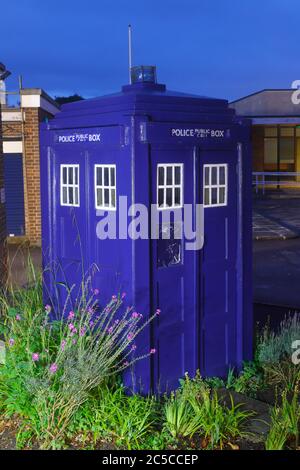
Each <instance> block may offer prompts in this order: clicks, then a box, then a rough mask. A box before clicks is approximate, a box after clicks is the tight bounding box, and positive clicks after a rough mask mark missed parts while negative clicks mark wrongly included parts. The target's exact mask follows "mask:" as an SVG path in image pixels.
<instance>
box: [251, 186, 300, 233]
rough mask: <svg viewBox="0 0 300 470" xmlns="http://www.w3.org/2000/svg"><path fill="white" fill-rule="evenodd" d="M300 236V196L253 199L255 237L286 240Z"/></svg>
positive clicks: (296, 194)
mask: <svg viewBox="0 0 300 470" xmlns="http://www.w3.org/2000/svg"><path fill="white" fill-rule="evenodd" d="M299 236H300V197H299V195H298V192H297V193H295V194H294V195H291V196H290V197H280V196H279V195H278V196H277V197H275V196H273V197H269V196H267V197H265V198H254V200H253V239H254V240H274V239H279V240H280V239H281V240H285V239H288V238H295V237H299Z"/></svg>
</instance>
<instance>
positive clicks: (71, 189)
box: [68, 188, 74, 204]
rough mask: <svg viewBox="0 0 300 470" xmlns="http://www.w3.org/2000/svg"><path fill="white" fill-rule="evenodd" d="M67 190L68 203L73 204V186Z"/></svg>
mask: <svg viewBox="0 0 300 470" xmlns="http://www.w3.org/2000/svg"><path fill="white" fill-rule="evenodd" d="M68 190H69V204H74V198H73V188H68Z"/></svg>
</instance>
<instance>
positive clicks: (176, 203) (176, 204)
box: [175, 188, 181, 206]
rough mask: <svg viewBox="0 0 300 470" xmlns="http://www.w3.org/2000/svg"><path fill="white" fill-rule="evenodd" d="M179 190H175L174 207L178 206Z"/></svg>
mask: <svg viewBox="0 0 300 470" xmlns="http://www.w3.org/2000/svg"><path fill="white" fill-rule="evenodd" d="M180 203H181V201H180V188H175V206H180Z"/></svg>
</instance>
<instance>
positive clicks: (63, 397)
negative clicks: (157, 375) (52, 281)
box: [0, 277, 158, 448]
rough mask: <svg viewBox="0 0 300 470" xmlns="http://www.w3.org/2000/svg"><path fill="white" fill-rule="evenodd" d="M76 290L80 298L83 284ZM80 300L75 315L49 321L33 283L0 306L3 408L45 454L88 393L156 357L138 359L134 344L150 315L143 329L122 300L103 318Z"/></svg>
mask: <svg viewBox="0 0 300 470" xmlns="http://www.w3.org/2000/svg"><path fill="white" fill-rule="evenodd" d="M82 285H84V286H85V287H84V288H83V287H82V291H84V289H85V290H86V289H87V286H89V282H88V281H85V280H83V281H82ZM70 295H71V291H70V292H69V293H68V297H69V296H70ZM82 295H83V296H84V299H82V298H80V299H79V303H78V305H80V308H79V307H78V308H75V309H74V311H73V310H72V311H70V312H68V313H67V315H64V314H62V315H61V317H60V318H58V319H57V320H52V321H50V314H51V307H50V306H46V307H43V304H42V289H41V281H40V278H38V277H35V284H33V285H32V287H31V288H29V289H27V290H18V291H12V292H11V295H9V293H8V294H7V295H6V296H3V297H2V298H1V299H0V300H1V310H2V334H3V335H4V338H5V342H6V347H7V354H6V364H5V365H4V366H3V367H1V369H0V399H1V401H2V406H3V408H4V410H5V412H6V413H7V414H14V413H17V414H19V415H21V416H23V417H24V418H26V419H27V421H28V422H29V423H30V426H31V429H32V430H33V433H34V434H35V436H36V437H37V439H38V440H39V441H40V443H41V446H42V447H43V448H56V447H57V445H58V443H59V442H60V441H61V439H62V438H63V435H64V433H65V431H66V429H67V427H68V425H69V424H70V422H71V421H72V419H73V417H74V415H75V413H76V411H77V410H78V408H79V407H80V406H81V405H82V404H83V403H85V402H86V401H87V400H88V399H89V394H90V392H91V391H92V390H93V389H95V388H97V387H99V386H100V385H102V384H104V383H105V381H106V380H107V378H109V377H111V376H116V375H117V374H119V373H120V372H121V371H123V370H124V369H126V368H127V367H130V366H131V365H133V364H134V363H135V362H136V361H138V360H141V359H143V358H145V357H146V356H148V355H149V354H151V353H154V352H155V351H154V350H151V351H149V353H148V354H144V355H141V356H137V355H136V354H135V343H134V342H135V339H136V337H137V336H138V335H139V334H140V332H141V331H142V330H143V329H144V328H145V327H146V326H147V325H148V323H149V322H150V321H151V320H152V319H153V318H154V317H155V316H156V314H154V315H152V316H151V317H150V318H148V319H146V320H144V321H143V320H142V315H140V314H138V313H136V312H133V311H132V309H131V308H127V309H126V308H125V309H124V308H123V297H124V295H125V294H124V295H122V296H121V295H118V296H113V297H112V299H111V301H110V302H109V304H108V305H107V306H106V307H105V308H104V309H103V310H102V311H99V310H98V305H97V302H96V299H95V294H90V295H88V294H87V293H86V292H85V291H84V293H83V294H82ZM67 300H68V299H67ZM67 300H66V302H67ZM83 306H84V307H83ZM63 310H64V309H63ZM157 314H158V313H157ZM59 445H60V444H59Z"/></svg>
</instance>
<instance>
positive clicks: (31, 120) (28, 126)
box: [23, 108, 52, 245]
mask: <svg viewBox="0 0 300 470" xmlns="http://www.w3.org/2000/svg"><path fill="white" fill-rule="evenodd" d="M24 112H25V126H24V134H25V136H24V137H25V138H24V144H25V155H24V164H23V175H24V183H25V188H26V190H25V194H24V197H25V200H24V203H25V233H26V236H27V238H29V240H30V244H31V245H40V244H41V198H40V144H39V123H40V122H41V121H43V120H44V119H45V118H46V117H49V118H50V117H52V116H51V115H50V114H49V113H47V112H46V111H43V110H42V109H41V108H26V109H25V110H24Z"/></svg>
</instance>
